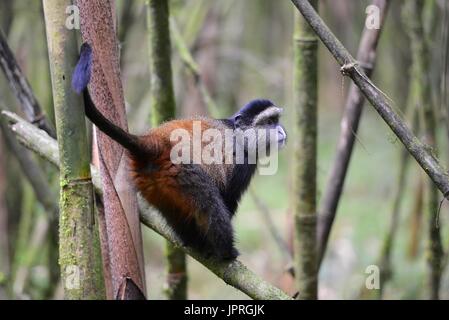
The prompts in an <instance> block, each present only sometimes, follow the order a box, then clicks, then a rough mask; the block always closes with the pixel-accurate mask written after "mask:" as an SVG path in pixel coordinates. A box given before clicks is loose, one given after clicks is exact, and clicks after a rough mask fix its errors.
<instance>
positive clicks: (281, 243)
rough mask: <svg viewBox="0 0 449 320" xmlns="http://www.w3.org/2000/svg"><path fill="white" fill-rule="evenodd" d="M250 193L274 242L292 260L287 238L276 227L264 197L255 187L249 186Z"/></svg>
mask: <svg viewBox="0 0 449 320" xmlns="http://www.w3.org/2000/svg"><path fill="white" fill-rule="evenodd" d="M249 194H250V196H251V198H252V199H253V201H254V204H255V205H256V207H257V211H259V213H260V215H261V216H262V219H263V221H264V222H265V224H266V225H267V228H268V231H269V232H270V235H271V237H272V238H273V240H274V243H276V245H277V247H278V249H279V251H280V252H281V254H282V255H283V256H284V257H286V258H287V259H289V260H291V258H292V255H291V253H290V249H289V248H288V245H287V243H286V242H285V240H284V239H283V238H282V236H281V235H280V234H279V230H278V229H277V228H276V226H275V224H274V221H273V219H272V218H271V212H270V210H269V208H268V207H267V205H266V203H264V202H263V201H262V199H260V197H259V196H258V195H257V194H256V192H255V191H254V189H253V188H251V187H250V188H249Z"/></svg>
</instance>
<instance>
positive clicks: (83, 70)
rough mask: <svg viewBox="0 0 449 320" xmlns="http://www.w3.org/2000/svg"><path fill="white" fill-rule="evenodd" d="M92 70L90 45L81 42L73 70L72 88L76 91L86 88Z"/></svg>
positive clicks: (79, 91)
mask: <svg viewBox="0 0 449 320" xmlns="http://www.w3.org/2000/svg"><path fill="white" fill-rule="evenodd" d="M91 71H92V47H91V46H90V45H89V44H88V43H86V42H85V43H83V45H82V46H81V49H80V58H79V60H78V63H77V65H76V67H75V71H73V75H72V88H73V90H75V91H76V92H77V93H81V92H82V91H83V90H84V89H86V87H87V85H88V83H89V81H90V75H91Z"/></svg>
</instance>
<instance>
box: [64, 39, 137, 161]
mask: <svg viewBox="0 0 449 320" xmlns="http://www.w3.org/2000/svg"><path fill="white" fill-rule="evenodd" d="M91 71H92V48H91V47H90V45H89V44H87V43H83V45H82V46H81V51H80V58H79V60H78V64H77V65H76V67H75V71H74V72H73V76H72V87H73V89H74V90H75V91H76V92H77V93H78V94H80V93H81V92H82V93H83V97H84V109H85V113H86V116H87V117H88V118H89V119H90V120H91V121H92V122H93V123H94V124H95V125H96V126H97V127H98V128H99V129H100V130H101V131H103V132H104V133H105V134H106V135H108V136H109V137H110V138H112V139H113V140H115V141H116V142H118V143H120V144H121V145H122V146H123V147H124V148H126V149H127V150H129V151H130V152H131V153H132V154H135V155H138V154H141V153H143V148H142V145H141V144H140V143H139V139H138V137H137V136H135V135H132V134H130V133H128V132H126V131H125V130H123V129H122V128H120V127H119V126H116V125H115V124H113V123H112V122H111V121H109V120H108V119H107V118H106V117H105V116H103V114H102V113H101V112H100V111H99V110H98V109H97V107H96V106H95V104H94V102H93V101H92V98H91V96H90V93H89V90H88V89H87V85H88V83H89V81H90V76H91Z"/></svg>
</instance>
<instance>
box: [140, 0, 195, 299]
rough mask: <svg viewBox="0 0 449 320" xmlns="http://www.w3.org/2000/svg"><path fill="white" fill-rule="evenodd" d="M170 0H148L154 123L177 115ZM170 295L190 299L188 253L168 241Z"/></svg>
mask: <svg viewBox="0 0 449 320" xmlns="http://www.w3.org/2000/svg"><path fill="white" fill-rule="evenodd" d="M169 17H170V13H169V4H168V1H167V0H147V20H148V35H149V51H150V67H151V94H152V105H151V107H152V108H151V111H152V117H151V123H152V125H153V126H158V125H160V124H161V123H162V122H164V121H167V120H171V119H173V118H174V117H175V107H176V106H175V98H174V93H173V81H172V66H171V41H170V26H169ZM166 256H167V282H166V289H165V292H166V295H167V298H168V299H175V300H181V299H187V272H186V256H185V253H184V252H183V251H182V250H181V249H179V248H176V247H174V246H173V245H172V244H171V243H170V242H168V241H167V242H166Z"/></svg>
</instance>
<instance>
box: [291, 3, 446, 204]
mask: <svg viewBox="0 0 449 320" xmlns="http://www.w3.org/2000/svg"><path fill="white" fill-rule="evenodd" d="M291 1H292V3H293V4H294V5H295V6H296V7H297V8H298V10H299V11H300V12H301V13H302V15H303V16H304V18H305V19H306V20H307V22H308V23H309V25H310V26H311V27H312V29H314V31H315V32H316V34H317V35H318V37H319V38H320V39H321V41H322V42H323V44H324V45H325V46H326V47H327V48H328V50H329V51H330V53H331V54H332V55H333V56H334V58H335V59H336V60H337V61H338V63H339V64H340V65H341V66H342V69H341V70H342V72H343V73H344V74H345V75H347V76H349V77H350V78H351V79H352V80H353V81H354V83H355V84H356V85H357V86H358V87H359V89H360V90H361V91H362V93H363V94H364V95H365V97H366V98H367V99H368V101H369V102H370V103H371V104H372V106H373V107H374V109H375V110H376V111H377V112H378V113H379V115H380V116H381V117H382V118H383V120H384V121H385V122H386V123H387V124H388V126H389V127H390V128H391V130H392V131H393V132H394V134H395V135H396V136H397V137H398V138H399V140H400V141H401V142H402V144H403V145H404V146H405V147H406V148H407V150H408V151H409V152H410V154H411V155H412V156H413V157H414V158H415V160H416V161H417V162H418V163H419V165H420V166H421V167H422V168H423V170H424V171H425V172H426V173H427V175H428V176H429V177H430V178H431V179H432V181H433V182H434V183H435V185H436V186H437V187H438V189H439V190H440V191H441V192H442V194H443V195H444V196H445V197H447V196H449V175H448V174H447V173H446V170H445V169H444V168H443V166H442V165H441V164H440V161H439V160H438V158H436V156H435V155H433V154H432V152H431V151H430V150H429V147H428V146H427V145H426V144H424V143H423V142H421V141H420V140H419V139H418V138H417V137H416V136H415V135H414V134H413V132H412V131H411V130H410V128H409V127H408V126H407V124H406V123H405V121H404V120H402V119H401V117H400V116H399V115H398V114H397V113H396V112H395V111H394V110H393V108H392V107H391V105H390V103H389V101H388V100H389V99H388V98H387V97H386V95H385V94H384V93H383V92H382V91H380V89H379V88H377V87H376V86H375V85H374V84H373V82H372V81H371V80H370V79H369V78H368V77H367V76H366V74H365V73H364V71H363V69H362V68H361V66H359V65H358V63H357V62H356V61H355V60H354V58H353V57H352V56H351V54H350V53H349V52H348V51H347V50H346V48H345V47H344V46H343V45H342V44H341V42H340V41H339V40H338V39H337V38H336V37H335V36H334V34H333V33H332V32H331V31H330V29H329V28H328V27H327V26H326V24H325V23H324V22H323V20H322V19H321V17H320V16H319V15H318V14H317V13H316V12H315V10H314V9H313V7H312V6H311V5H310V4H309V2H308V1H307V0H291Z"/></svg>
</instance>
